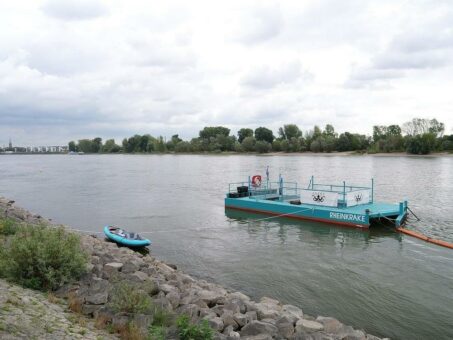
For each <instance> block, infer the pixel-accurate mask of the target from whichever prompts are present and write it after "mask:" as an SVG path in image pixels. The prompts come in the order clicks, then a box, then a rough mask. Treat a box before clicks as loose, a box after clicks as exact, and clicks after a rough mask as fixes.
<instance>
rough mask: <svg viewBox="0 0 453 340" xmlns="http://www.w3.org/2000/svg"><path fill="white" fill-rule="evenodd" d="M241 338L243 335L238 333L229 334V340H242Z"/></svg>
mask: <svg viewBox="0 0 453 340" xmlns="http://www.w3.org/2000/svg"><path fill="white" fill-rule="evenodd" d="M240 338H241V335H240V334H239V333H238V332H235V331H233V332H230V333H229V334H228V339H227V340H236V339H240Z"/></svg>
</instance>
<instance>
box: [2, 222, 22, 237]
mask: <svg viewBox="0 0 453 340" xmlns="http://www.w3.org/2000/svg"><path fill="white" fill-rule="evenodd" d="M17 230H18V225H17V223H16V222H15V221H14V220H12V219H10V218H0V235H3V236H10V235H14V234H15V233H16V232H17Z"/></svg>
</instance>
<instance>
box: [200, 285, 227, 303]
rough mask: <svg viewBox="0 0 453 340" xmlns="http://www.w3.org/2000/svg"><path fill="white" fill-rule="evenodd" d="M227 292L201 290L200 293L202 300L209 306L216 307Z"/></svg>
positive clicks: (221, 290)
mask: <svg viewBox="0 0 453 340" xmlns="http://www.w3.org/2000/svg"><path fill="white" fill-rule="evenodd" d="M225 295H226V291H225V290H224V289H218V290H206V289H205V290H201V291H200V292H199V293H198V296H199V297H200V299H202V300H203V301H204V302H206V303H207V304H208V306H209V305H214V304H216V303H220V302H221V300H223V299H224V298H225Z"/></svg>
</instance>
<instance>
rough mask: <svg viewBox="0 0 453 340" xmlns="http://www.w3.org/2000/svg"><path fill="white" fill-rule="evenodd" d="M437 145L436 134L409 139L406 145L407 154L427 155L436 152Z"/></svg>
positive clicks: (426, 134)
mask: <svg viewBox="0 0 453 340" xmlns="http://www.w3.org/2000/svg"><path fill="white" fill-rule="evenodd" d="M435 144H436V136H435V134H434V133H424V134H422V135H416V136H413V137H409V138H408V140H407V142H406V145H407V152H408V153H412V154H417V155H426V154H429V153H430V152H431V151H433V150H434V147H435Z"/></svg>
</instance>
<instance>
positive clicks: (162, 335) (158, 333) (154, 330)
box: [148, 325, 167, 340]
mask: <svg viewBox="0 0 453 340" xmlns="http://www.w3.org/2000/svg"><path fill="white" fill-rule="evenodd" d="M166 335H167V332H166V329H165V327H162V326H154V325H151V326H150V327H149V333H148V339H149V340H165V339H166Z"/></svg>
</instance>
